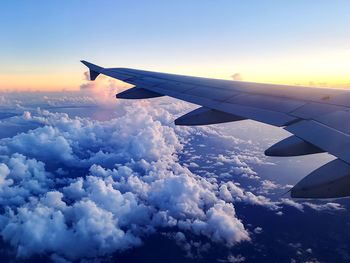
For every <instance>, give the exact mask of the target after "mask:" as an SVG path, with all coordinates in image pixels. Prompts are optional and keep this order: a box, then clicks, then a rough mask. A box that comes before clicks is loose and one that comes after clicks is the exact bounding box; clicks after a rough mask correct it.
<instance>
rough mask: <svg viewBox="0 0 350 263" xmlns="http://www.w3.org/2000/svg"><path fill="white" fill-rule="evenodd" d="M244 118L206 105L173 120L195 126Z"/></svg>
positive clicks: (176, 122)
mask: <svg viewBox="0 0 350 263" xmlns="http://www.w3.org/2000/svg"><path fill="white" fill-rule="evenodd" d="M241 120H245V118H242V117H240V116H237V115H234V114H230V113H226V112H223V111H218V110H213V109H209V108H206V107H200V108H198V109H195V110H193V111H191V112H189V113H187V114H185V115H183V116H181V117H179V118H177V119H176V120H175V124H176V125H183V126H196V125H209V124H217V123H224V122H232V121H241Z"/></svg>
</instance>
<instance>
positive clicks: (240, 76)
mask: <svg viewBox="0 0 350 263" xmlns="http://www.w3.org/2000/svg"><path fill="white" fill-rule="evenodd" d="M231 78H232V79H233V80H237V81H242V80H243V76H242V74H241V73H234V74H233V75H232V76H231Z"/></svg>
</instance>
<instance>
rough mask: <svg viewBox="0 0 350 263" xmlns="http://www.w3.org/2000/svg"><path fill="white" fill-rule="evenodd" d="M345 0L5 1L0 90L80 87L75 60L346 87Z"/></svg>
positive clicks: (349, 61) (349, 44) (348, 39)
mask: <svg viewBox="0 0 350 263" xmlns="http://www.w3.org/2000/svg"><path fill="white" fill-rule="evenodd" d="M349 10H350V2H349V1H346V0H336V1H325V0H320V1H302V0H297V1H289V2H287V1H283V2H282V1H258V0H255V1H254V0H252V1H231V0H220V1H211V0H202V1H195V0H190V1H188V0H187V1H185V0H180V1H172V2H170V1H160V0H158V1H156V0H152V1H136V0H132V1H107V0H106V1H78V0H77V1H36V2H35V5H34V4H33V3H32V2H24V1H17V0H14V1H5V2H4V3H2V6H1V9H0V30H1V35H0V47H1V48H0V57H1V61H0V90H12V89H21V90H23V89H24V90H61V89H66V90H70V89H73V90H74V89H78V88H79V85H80V84H81V82H82V79H83V76H82V74H83V72H84V70H85V68H84V67H83V65H81V64H80V63H79V60H80V59H86V60H91V61H92V62H95V63H97V64H101V65H102V66H108V67H118V66H122V67H133V68H142V69H149V70H157V71H164V72H171V73H181V74H187V75H198V76H207V77H215V78H225V79H231V78H232V75H234V74H239V75H240V77H241V78H242V79H243V80H247V81H257V82H259V81H260V82H271V83H282V84H300V85H312V86H313V85H315V86H336V87H348V86H350V84H349V83H350V35H349V26H350V16H349V14H348V11H349Z"/></svg>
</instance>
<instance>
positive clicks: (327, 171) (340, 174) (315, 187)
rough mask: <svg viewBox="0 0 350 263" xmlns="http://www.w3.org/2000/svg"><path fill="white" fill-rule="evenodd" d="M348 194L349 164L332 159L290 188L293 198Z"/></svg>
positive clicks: (349, 192) (328, 196)
mask: <svg viewBox="0 0 350 263" xmlns="http://www.w3.org/2000/svg"><path fill="white" fill-rule="evenodd" d="M349 195H350V165H349V164H347V163H345V162H343V161H342V160H339V159H336V160H333V161H331V162H329V163H327V164H325V165H323V166H321V167H320V168H318V169H316V170H315V171H313V172H312V173H310V174H309V175H307V176H306V177H304V178H303V179H302V180H301V181H300V182H299V183H297V184H296V185H295V186H294V187H293V188H292V189H291V197H293V198H339V197H345V196H349Z"/></svg>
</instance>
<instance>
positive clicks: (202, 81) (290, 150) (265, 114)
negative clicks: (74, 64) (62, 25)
mask: <svg viewBox="0 0 350 263" xmlns="http://www.w3.org/2000/svg"><path fill="white" fill-rule="evenodd" d="M81 62H82V63H83V64H84V65H86V66H87V67H88V68H89V70H90V79H91V80H95V79H96V78H97V77H98V75H99V74H103V75H106V76H109V77H112V78H115V79H118V80H121V81H124V82H126V83H129V84H132V85H134V87H133V88H131V89H129V90H126V91H124V92H121V93H119V94H117V95H116V97H117V98H123V99H148V98H155V97H160V96H164V95H166V96H170V97H174V98H177V99H181V100H184V101H187V102H191V103H194V104H197V105H200V106H201V107H200V108H198V109H197V110H194V111H192V112H190V113H187V114H185V115H184V116H182V117H180V118H178V119H177V120H176V121H175V124H176V125H208V124H216V123H223V122H231V121H240V120H244V119H252V120H255V121H258V122H262V123H266V124H270V125H273V126H277V127H283V128H284V129H285V130H287V131H288V132H290V133H292V134H294V135H293V136H291V137H289V138H286V139H284V140H282V141H280V142H278V143H276V144H275V145H273V146H271V147H270V148H269V149H268V150H266V152H265V154H266V155H270V156H298V155H306V154H314V153H320V152H328V153H330V154H332V155H334V156H336V157H337V158H338V159H336V160H334V161H332V162H330V163H328V164H326V165H324V166H322V167H320V168H318V169H316V170H315V171H313V172H312V173H311V174H309V175H308V176H306V177H305V178H304V179H302V180H301V181H300V182H299V183H297V184H296V185H295V186H294V187H293V188H292V189H291V196H292V197H295V198H337V197H344V196H350V151H348V149H350V124H349V121H348V120H349V119H350V112H349V110H350V91H347V90H339V89H324V88H310V87H300V86H286V85H273V84H260V83H250V82H240V81H229V80H219V79H208V78H199V77H190V76H183V75H175V74H167V73H159V72H151V71H144V70H136V69H128V68H103V67H100V66H97V65H94V64H92V63H89V62H87V61H81ZM337 168H338V169H337Z"/></svg>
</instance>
